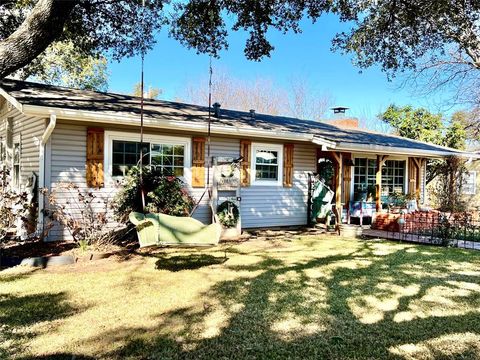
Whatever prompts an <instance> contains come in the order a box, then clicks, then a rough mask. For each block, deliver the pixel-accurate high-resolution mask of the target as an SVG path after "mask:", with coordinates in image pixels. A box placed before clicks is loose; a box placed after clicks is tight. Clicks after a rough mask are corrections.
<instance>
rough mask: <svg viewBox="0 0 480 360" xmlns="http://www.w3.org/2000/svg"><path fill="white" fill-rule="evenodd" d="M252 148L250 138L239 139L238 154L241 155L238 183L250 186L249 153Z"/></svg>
mask: <svg viewBox="0 0 480 360" xmlns="http://www.w3.org/2000/svg"><path fill="white" fill-rule="evenodd" d="M251 150H252V142H251V141H250V140H240V156H242V157H243V160H242V165H241V167H240V184H241V186H243V187H245V186H250V160H251V158H250V154H251Z"/></svg>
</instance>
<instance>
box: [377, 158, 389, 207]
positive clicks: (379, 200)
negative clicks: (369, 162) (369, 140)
mask: <svg viewBox="0 0 480 360" xmlns="http://www.w3.org/2000/svg"><path fill="white" fill-rule="evenodd" d="M387 158H388V155H377V172H376V174H375V210H376V213H377V214H378V213H380V212H381V211H382V167H383V164H384V163H385V160H386V159H387Z"/></svg>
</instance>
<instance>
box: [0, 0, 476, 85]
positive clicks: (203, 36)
mask: <svg viewBox="0 0 480 360" xmlns="http://www.w3.org/2000/svg"><path fill="white" fill-rule="evenodd" d="M167 2H168V3H169V5H168V11H167V10H164V8H163V7H164V4H165V3H167ZM141 4H142V1H141V0H68V1H65V0H63V1H62V0H36V1H35V0H4V1H3V2H2V3H1V4H0V26H1V28H0V78H2V77H4V76H6V75H8V74H11V73H12V72H14V71H15V70H18V69H20V68H21V67H24V66H26V65H28V64H29V63H30V62H31V61H32V60H33V59H35V58H36V57H37V56H39V55H40V54H42V52H43V51H44V50H45V49H46V48H47V46H48V45H49V44H50V43H52V42H54V41H65V40H70V41H72V42H74V44H75V45H76V48H77V49H79V51H83V52H86V53H89V54H92V53H95V54H98V53H99V52H105V51H109V52H110V53H111V55H112V57H113V58H115V59H119V58H121V57H123V56H130V55H134V54H137V53H138V52H139V51H141V50H145V49H148V48H150V47H151V46H152V45H153V43H154V34H155V32H156V31H157V30H159V29H160V28H161V27H162V26H163V25H168V27H169V29H170V32H171V35H172V36H173V37H174V38H176V39H177V40H179V41H180V42H181V43H182V44H184V45H186V46H188V47H192V48H194V49H196V50H197V51H199V52H201V53H209V54H211V55H214V56H216V55H218V53H219V51H220V50H221V49H224V48H226V47H227V46H228V41H227V36H228V30H229V29H230V30H234V31H235V30H244V31H246V32H247V33H248V38H247V41H246V44H245V55H246V57H247V58H249V59H252V60H259V59H261V58H262V57H263V56H268V55H269V54H270V53H271V51H272V50H273V48H274V47H273V45H272V44H271V43H270V42H269V41H268V39H267V34H268V33H269V30H270V29H276V30H279V31H281V32H286V31H289V30H291V31H294V32H300V31H301V29H300V25H299V24H300V20H302V19H303V18H304V17H308V18H310V19H311V20H313V21H315V20H316V19H318V18H319V17H320V16H321V15H322V14H323V13H325V12H332V13H336V14H338V15H339V17H340V20H341V21H344V22H348V24H349V25H350V26H349V28H350V30H349V31H348V32H344V33H340V34H338V35H337V36H336V37H335V39H334V42H333V47H334V48H335V49H340V50H342V51H345V52H348V53H352V54H353V55H354V61H355V63H356V64H357V65H358V66H360V67H369V66H371V65H373V64H380V65H381V67H382V69H384V70H385V71H387V72H388V73H389V74H395V73H396V72H398V71H403V70H405V69H415V68H416V67H417V66H418V65H419V63H420V62H421V61H422V60H424V61H425V60H427V63H428V64H434V63H435V64H436V63H440V64H441V63H448V64H453V65H459V66H460V67H461V69H462V70H464V71H467V73H468V75H465V76H468V77H470V70H472V69H473V70H475V71H478V69H480V34H479V18H480V1H478V0H462V1H457V0H409V1H403V0H402V1H400V0H375V1H357V0H331V1H304V0H286V1H280V0H265V1H258V0H257V1H254V0H252V1H237V0H210V1H204V0H184V1H181V0H172V1H167V0H165V1H162V0H146V1H145V7H142V6H141ZM167 14H168V16H167ZM227 19H228V20H227ZM454 69H458V68H457V67H456V66H454ZM452 71H453V73H452V75H451V76H453V78H458V77H462V74H465V72H462V71H460V72H458V70H452ZM442 73H443V72H442ZM450 81H451V78H448V77H447V78H446V79H443V81H440V82H441V83H443V82H447V83H448V82H450Z"/></svg>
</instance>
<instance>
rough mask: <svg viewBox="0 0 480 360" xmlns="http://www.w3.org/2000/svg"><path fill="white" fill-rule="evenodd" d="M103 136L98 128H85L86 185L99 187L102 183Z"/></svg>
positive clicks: (101, 130)
mask: <svg viewBox="0 0 480 360" xmlns="http://www.w3.org/2000/svg"><path fill="white" fill-rule="evenodd" d="M104 136H105V132H104V130H103V129H99V128H88V129H87V186H89V187H94V188H100V187H103V185H104V173H103V172H104V170H103V157H104V150H103V144H104Z"/></svg>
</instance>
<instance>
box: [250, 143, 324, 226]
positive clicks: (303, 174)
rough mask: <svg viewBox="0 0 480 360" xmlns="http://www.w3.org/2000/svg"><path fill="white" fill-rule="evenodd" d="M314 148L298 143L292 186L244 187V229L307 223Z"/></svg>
mask: <svg viewBox="0 0 480 360" xmlns="http://www.w3.org/2000/svg"><path fill="white" fill-rule="evenodd" d="M315 154H316V152H315V147H314V146H312V145H304V144H295V147H294V155H293V186H292V187H291V188H284V187H282V186H278V187H277V186H250V187H246V188H242V193H241V195H242V224H243V227H245V228H254V227H264V226H290V225H305V224H306V223H307V197H308V194H307V193H308V175H307V174H308V173H309V172H314V171H315V168H316V166H315V158H316V155H315Z"/></svg>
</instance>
